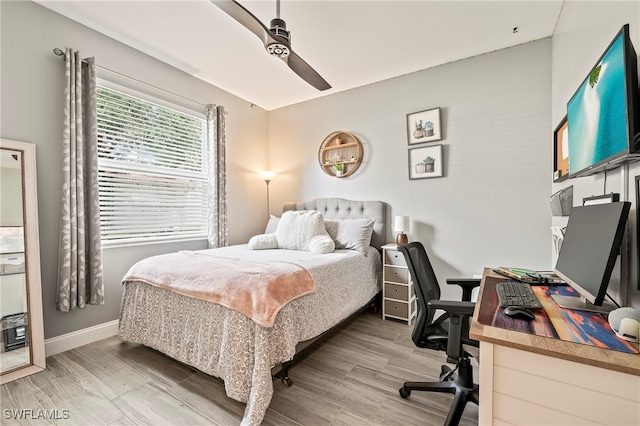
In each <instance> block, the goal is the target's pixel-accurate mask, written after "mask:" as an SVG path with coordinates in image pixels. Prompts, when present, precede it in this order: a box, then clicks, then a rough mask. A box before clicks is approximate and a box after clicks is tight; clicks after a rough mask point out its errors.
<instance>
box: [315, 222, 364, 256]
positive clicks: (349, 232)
mask: <svg viewBox="0 0 640 426" xmlns="http://www.w3.org/2000/svg"><path fill="white" fill-rule="evenodd" d="M374 222H375V219H342V220H339V219H337V220H330V219H327V220H325V221H324V224H325V227H326V229H327V232H328V233H329V235H330V236H331V238H332V239H333V241H335V243H336V248H337V249H349V250H357V251H359V252H360V253H362V254H364V255H365V256H366V255H367V252H368V250H369V246H370V245H371V235H373V223H374Z"/></svg>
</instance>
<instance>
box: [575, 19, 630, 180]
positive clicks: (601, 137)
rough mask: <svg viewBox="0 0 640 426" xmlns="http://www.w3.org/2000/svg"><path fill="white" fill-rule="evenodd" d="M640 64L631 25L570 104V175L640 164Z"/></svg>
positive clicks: (595, 67)
mask: <svg viewBox="0 0 640 426" xmlns="http://www.w3.org/2000/svg"><path fill="white" fill-rule="evenodd" d="M637 61H638V59H637V57H636V52H635V50H634V48H633V44H632V43H631V39H630V37H629V24H626V25H624V26H623V27H622V29H621V30H620V31H619V32H618V34H617V35H616V36H615V37H614V39H613V41H612V42H611V43H610V44H609V46H608V47H607V49H606V50H605V52H604V53H603V54H602V56H601V57H600V59H598V62H597V63H596V65H595V66H594V67H593V68H592V69H591V70H590V71H589V74H588V75H587V77H586V78H585V79H584V81H583V83H582V84H581V85H580V87H579V88H578V90H577V91H576V92H575V94H574V95H573V96H572V97H571V99H570V100H569V102H568V104H567V122H568V127H569V176H570V177H572V178H573V177H578V176H586V175H591V174H595V173H598V172H601V171H603V170H607V169H612V168H615V167H618V166H620V165H621V164H623V163H625V162H628V161H634V160H640V141H639V140H637V139H636V134H637V133H638V132H640V118H639V114H640V101H639V99H638V96H639V95H638V71H637V69H638V64H637Z"/></svg>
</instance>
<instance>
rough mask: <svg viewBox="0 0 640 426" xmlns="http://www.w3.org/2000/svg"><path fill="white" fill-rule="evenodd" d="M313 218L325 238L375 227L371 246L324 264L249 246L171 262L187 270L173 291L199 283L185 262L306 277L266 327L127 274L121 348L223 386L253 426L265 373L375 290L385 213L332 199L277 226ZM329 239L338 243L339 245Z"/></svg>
mask: <svg viewBox="0 0 640 426" xmlns="http://www.w3.org/2000/svg"><path fill="white" fill-rule="evenodd" d="M311 211H316V212H320V213H321V214H322V217H323V219H324V221H325V223H326V226H327V228H329V226H330V224H333V225H334V226H335V225H336V224H341V225H340V226H344V224H352V223H356V222H358V223H362V219H368V220H369V221H368V222H371V220H373V224H372V226H371V228H372V229H371V232H372V233H371V234H370V235H371V241H370V244H369V246H367V247H365V248H362V247H360V248H358V250H360V251H358V250H354V249H345V248H337V249H335V251H332V252H330V253H326V254H316V253H313V252H310V251H302V250H291V249H282V248H279V249H263V250H251V249H249V245H248V244H243V245H237V246H230V247H222V248H218V249H212V250H202V251H198V252H180V253H178V254H176V256H181V257H180V259H182V260H184V264H185V265H186V266H184V268H177V269H184V274H185V275H184V276H178V277H177V278H175V277H174V278H171V279H173V280H176V281H181V280H183V281H190V280H191V281H206V279H204V278H202V279H201V278H200V277H198V276H196V275H194V273H190V272H189V271H188V270H187V269H186V268H187V267H188V265H189V263H190V262H193V263H194V264H197V263H198V262H205V263H207V267H209V263H215V264H216V265H213V266H212V268H213V267H218V268H220V265H219V263H220V262H223V263H224V262H229V263H234V262H248V263H251V264H253V265H263V264H264V265H267V266H268V265H270V264H271V263H273V264H280V265H283V264H286V265H290V266H291V267H293V268H299V270H297V271H296V272H297V273H302V274H304V273H308V275H309V276H310V277H311V278H312V280H313V285H314V286H315V288H314V289H313V291H307V290H304V291H306V293H307V294H304V291H303V293H301V295H300V296H298V297H295V298H294V299H293V300H291V301H289V302H287V303H285V304H284V305H283V306H281V307H279V308H278V309H276V312H275V313H273V312H271V313H270V316H269V318H266V317H264V316H263V317H259V318H257V319H256V318H254V319H251V318H250V315H249V314H247V313H241V312H240V311H238V310H235V309H234V308H233V307H231V308H230V307H228V304H227V300H223V301H219V300H218V299H214V298H209V299H207V298H204V299H203V298H197V297H193V295H191V294H189V293H184V292H181V291H180V290H179V289H178V290H176V289H175V288H173V289H171V288H165V287H162V286H158V285H154V283H153V282H152V280H151V279H144V278H138V275H136V274H135V273H134V274H131V271H130V273H129V274H127V276H125V279H123V285H124V293H123V298H122V305H121V312H120V325H119V333H118V334H119V338H120V340H121V341H123V342H131V343H139V344H143V345H145V346H148V347H151V348H153V349H156V350H158V351H160V352H162V353H164V354H166V355H168V356H170V357H172V358H174V359H176V360H178V361H180V362H183V363H185V364H187V365H190V366H192V367H195V368H197V369H198V370H200V371H202V372H204V373H207V374H210V375H212V376H215V377H219V378H221V379H223V380H224V386H225V391H226V394H227V396H229V397H230V398H233V399H235V400H238V401H241V402H246V403H247V405H246V408H245V412H244V417H243V419H242V424H243V425H255V424H260V423H261V422H262V419H263V418H264V415H265V413H266V410H267V407H268V406H269V403H270V401H271V397H272V395H273V377H272V369H273V368H274V367H277V366H281V365H283V364H284V365H288V364H289V363H290V362H291V360H292V359H293V358H294V355H295V354H296V350H297V349H298V350H299V349H300V348H301V347H303V346H305V345H306V344H307V343H308V342H311V341H313V340H316V339H318V337H319V336H322V335H324V334H326V333H327V332H329V331H331V330H332V329H333V328H334V327H339V325H340V324H341V323H342V322H343V321H345V320H346V319H347V318H349V317H350V316H352V315H354V314H355V313H358V312H360V311H361V310H363V308H366V307H367V306H368V305H370V304H371V302H372V300H373V299H374V298H375V297H376V296H377V295H378V293H379V292H380V289H381V275H382V274H381V260H380V253H379V249H380V246H381V245H382V244H384V241H385V231H386V220H385V218H386V212H385V204H384V203H383V202H379V201H371V202H367V201H350V200H344V199H339V198H322V199H316V200H312V201H308V202H294V203H286V204H285V205H284V207H283V220H284V217H285V215H288V214H291V213H287V212H296V213H299V214H304V213H305V212H311ZM280 226H281V227H282V224H281V225H280ZM334 231H335V230H334ZM329 234H331V237H332V238H334V237H335V241H336V242H339V241H338V240H339V239H340V238H341V237H339V236H338V237H336V236H335V235H333V234H332V233H329ZM269 235H273V234H268V235H267V237H268V236H269ZM252 240H253V239H252ZM250 243H251V242H250ZM336 244H337V243H336ZM337 245H338V246H339V247H344V244H343V245H340V244H337ZM156 257H157V256H154V258H156ZM158 260H159V261H160V262H158ZM283 260H284V262H283ZM145 261H146V259H145V260H143V261H142V262H145ZM149 261H150V262H155V263H151V264H150V265H155V266H152V267H151V268H149V269H160V268H162V267H163V266H162V265H168V263H167V262H166V261H165V259H164V258H161V259H151V260H149ZM139 263H140V262H139ZM136 265H137V264H136ZM136 265H134V267H132V270H134V269H135V268H136ZM239 265H240V267H242V263H239ZM286 265H285V266H286ZM164 268H165V269H167V270H168V269H171V267H170V266H164ZM221 269H222V268H221ZM219 270H220V269H217V271H219ZM181 273H182V272H181ZM159 274H160V275H162V274H164V272H159ZM253 275H256V274H253ZM302 281H303V280H302Z"/></svg>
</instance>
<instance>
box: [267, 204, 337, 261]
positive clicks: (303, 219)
mask: <svg viewBox="0 0 640 426" xmlns="http://www.w3.org/2000/svg"><path fill="white" fill-rule="evenodd" d="M318 235H326V236H329V234H327V230H326V229H325V227H324V220H323V219H322V214H321V213H320V212H318V211H315V210H308V211H307V210H301V211H288V212H284V213H283V214H282V217H280V222H279V223H278V227H277V229H276V232H275V236H276V239H277V240H278V247H280V248H282V249H289V250H304V251H309V242H310V241H311V239H312V238H313V237H316V236H318Z"/></svg>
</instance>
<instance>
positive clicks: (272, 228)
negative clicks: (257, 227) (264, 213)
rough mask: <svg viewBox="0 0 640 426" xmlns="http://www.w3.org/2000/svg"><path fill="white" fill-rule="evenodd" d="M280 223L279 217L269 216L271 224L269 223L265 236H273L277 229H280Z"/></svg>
mask: <svg viewBox="0 0 640 426" xmlns="http://www.w3.org/2000/svg"><path fill="white" fill-rule="evenodd" d="M278 222H280V218H279V217H278V216H274V215H272V214H271V215H269V222H267V227H266V228H265V230H264V233H265V234H273V233H274V232H276V228H278Z"/></svg>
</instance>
